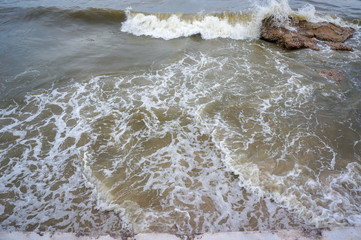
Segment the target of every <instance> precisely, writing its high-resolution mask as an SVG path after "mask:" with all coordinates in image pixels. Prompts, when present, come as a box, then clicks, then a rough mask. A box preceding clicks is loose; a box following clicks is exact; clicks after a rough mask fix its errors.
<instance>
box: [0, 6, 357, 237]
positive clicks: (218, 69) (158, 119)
mask: <svg viewBox="0 0 361 240" xmlns="http://www.w3.org/2000/svg"><path fill="white" fill-rule="evenodd" d="M271 3H273V4H274V8H269V7H265V8H264V9H263V10H262V7H260V9H261V10H259V11H258V12H257V13H258V14H259V19H261V18H262V17H264V16H265V14H269V13H270V12H271V11H270V10H269V9H272V11H274V12H277V11H279V12H280V13H282V14H283V15H285V16H286V15H287V16H288V15H289V14H291V15H292V14H293V13H294V12H290V11H292V10H291V9H289V7H288V5H287V4H286V3H287V2H286V1H281V2H276V1H272V2H271ZM268 6H269V5H268ZM308 8H309V9H312V7H310V6H308ZM277 9H278V10H277ZM284 13H286V14H284ZM306 13H307V14H310V15H308V16H306V18H308V19H311V18H312V16H314V13H312V11H310V10H307V11H306V10H305V9H302V11H301V10H299V11H298V13H297V14H298V16H301V15H302V14H303V15H307V14H306ZM282 14H281V15H282ZM227 16H230V15H229V13H225V14H223V15H222V14H220V15H200V16H195V15H191V16H184V15H183V16H181V15H174V14H168V15H164V14H163V15H162V14H160V15H149V14H148V15H147V14H143V13H133V12H128V20H127V21H126V22H125V23H124V24H123V26H122V28H128V30H129V29H130V30H129V31H130V32H131V31H133V30H134V29H136V31H138V32H137V33H136V34H137V35H150V36H158V37H161V38H165V39H171V38H174V37H180V36H188V35H192V34H198V33H200V34H202V36H203V37H204V38H215V37H222V36H227V37H229V38H236V39H239V38H240V39H242V38H252V37H254V35H253V34H255V32H254V30H255V29H257V28H252V29H253V30H252V29H251V30H250V29H249V28H248V29H247V28H243V26H245V25H242V24H246V25H247V24H249V23H250V22H252V21H253V20H254V19H255V18H254V16H253V15H247V14H246V15H244V14H234V15H233V16H235V17H234V18H233V19H231V18H228V17H227ZM208 17H209V18H208ZM189 18H191V20H189ZM206 18H207V19H206ZM134 19H138V20H134ZM205 19H206V20H205ZM240 19H242V20H240ZM252 19H253V20H252ZM257 19H258V17H257ZM133 20H134V21H133ZM162 21H164V22H162ZM257 21H258V20H257ZM257 21H255V22H253V23H256V25H257V24H259V22H257ZM154 23H155V25H154ZM208 23H212V24H213V23H214V24H215V25H217V27H218V25H219V24H220V25H224V26H225V28H224V29H225V30H227V29H228V30H229V31H228V30H227V31H228V33H225V32H217V31H218V30H217V31H213V32H212V29H213V30H214V29H217V27H210V25H209V26H208V25H207V24H208ZM253 23H252V24H253ZM133 24H135V25H136V27H134V25H133ZM237 24H238V26H237ZM159 25H161V26H163V30H164V31H163V33H165V35H164V36H163V35H161V33H160V32H157V31H159V29H157V28H158V27H159ZM226 25H227V26H226ZM177 26H183V27H181V28H179V29H178V28H177ZM195 26H196V27H195ZM234 27H240V28H241V33H242V31H243V30H244V31H245V32H243V33H242V34H241V35H239V36H236V37H232V36H231V35H232V34H233V33H231V32H232V31H233V30H235V29H234ZM247 27H249V25H247ZM144 29H145V30H144ZM194 29H196V30H195V31H194ZM218 29H219V28H218ZM242 29H243V30H242ZM123 30H124V29H123ZM128 30H127V31H128ZM178 30H181V31H180V32H177V31H178ZM144 31H149V32H147V34H145V33H144ZM219 31H223V30H222V29H220V30H219ZM134 34H135V33H134ZM155 34H158V35H155ZM172 34H174V35H172ZM227 34H229V35H227ZM356 41H359V35H358V37H357V40H356ZM217 42H218V43H219V44H220V45H221V47H217V48H214V49H211V50H207V51H206V53H204V52H193V51H190V50H185V52H184V53H183V52H182V54H180V55H179V56H178V57H177V58H176V59H173V60H170V62H169V63H167V64H164V65H162V66H160V67H159V68H158V67H155V69H146V70H144V69H143V70H142V71H139V72H137V71H134V72H132V71H130V70H128V71H124V72H118V73H116V74H113V75H104V76H97V77H92V78H90V79H83V80H82V81H79V80H78V81H79V82H72V83H71V84H70V83H69V85H67V86H62V87H57V88H56V87H53V88H52V89H50V90H41V91H35V92H31V93H29V94H27V95H26V97H25V98H24V99H23V100H17V101H14V102H13V103H9V104H8V105H7V106H5V107H3V108H2V109H0V126H1V128H0V159H1V165H0V167H1V173H2V174H1V176H0V181H1V182H3V183H6V184H5V185H2V186H0V194H1V199H0V202H1V204H0V217H1V222H2V223H1V224H2V227H4V226H5V227H6V229H7V230H11V229H14V230H19V229H20V230H40V231H42V230H44V229H45V230H48V231H49V230H59V229H62V230H64V231H86V230H87V231H94V232H97V231H100V230H101V232H104V231H108V232H111V231H114V230H116V231H124V230H125V231H130V230H132V231H135V232H160V231H162V232H175V233H197V232H205V231H212V232H216V231H239V230H258V229H275V228H291V227H294V226H298V227H299V226H309V225H311V226H329V225H350V224H356V225H360V224H361V223H360V212H361V209H360V206H359V205H358V203H359V202H360V200H361V199H360V196H361V189H360V182H361V179H360V176H361V175H360V171H361V167H360V161H361V152H360V149H361V136H360V133H361V129H360V126H361V124H360V121H361V118H360V110H359V109H360V100H359V92H360V83H359V79H357V78H356V77H353V78H352V79H350V81H348V82H346V83H341V84H335V83H334V82H332V81H330V80H324V79H322V78H321V77H320V76H317V75H316V74H315V72H314V69H311V68H309V67H308V65H307V63H305V62H306V61H307V62H311V61H316V60H318V59H317V56H322V59H327V62H329V64H330V65H331V66H333V65H334V62H332V61H333V58H328V56H329V51H328V49H326V48H325V49H321V51H319V52H318V53H317V54H318V55H315V54H313V53H312V52H310V51H303V52H302V53H297V54H298V55H292V54H293V53H289V52H286V53H285V52H283V51H282V50H279V49H278V48H276V49H277V50H275V49H273V48H272V47H270V45H268V43H264V42H258V41H250V42H246V41H217ZM334 54H335V55H334V56H333V57H334V58H336V57H337V62H338V63H342V64H344V65H343V67H344V69H345V71H351V70H349V69H350V68H348V66H349V65H352V64H353V62H355V61H357V60H358V59H359V57H360V52H359V50H357V49H356V51H355V52H353V53H350V54H349V55H345V54H340V53H334ZM297 57H299V59H297ZM305 59H307V60H305ZM315 59H316V60H315ZM323 64H325V65H326V61H325V62H323ZM300 72H301V73H302V74H301V73H300ZM346 74H347V73H346ZM350 75H351V74H350ZM352 76H358V75H357V73H353V74H352ZM17 77H18V78H19V77H21V75H19V76H17ZM84 229H85V230H84ZM89 229H91V230H89Z"/></svg>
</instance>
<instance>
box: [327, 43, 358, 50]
mask: <svg viewBox="0 0 361 240" xmlns="http://www.w3.org/2000/svg"><path fill="white" fill-rule="evenodd" d="M325 44H327V45H328V46H330V47H331V49H332V50H341V51H353V48H352V47H351V46H350V45H347V44H345V43H340V42H328V41H326V42H325Z"/></svg>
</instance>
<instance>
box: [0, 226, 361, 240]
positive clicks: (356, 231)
mask: <svg viewBox="0 0 361 240" xmlns="http://www.w3.org/2000/svg"><path fill="white" fill-rule="evenodd" d="M48 239H52V240H95V239H97V240H114V239H117V240H118V239H119V240H151V239H156V240H201V239H202V240H222V239H224V240H243V239H244V240H246V239H247V240H266V239H267V240H296V239H297V240H303V239H315V240H342V239H352V240H361V227H350V228H331V229H329V228H322V229H293V230H278V231H260V232H222V233H204V234H199V235H173V234H168V233H140V234H137V235H135V236H122V235H100V236H94V235H79V234H75V233H60V232H57V233H40V232H39V233H36V232H0V240H48Z"/></svg>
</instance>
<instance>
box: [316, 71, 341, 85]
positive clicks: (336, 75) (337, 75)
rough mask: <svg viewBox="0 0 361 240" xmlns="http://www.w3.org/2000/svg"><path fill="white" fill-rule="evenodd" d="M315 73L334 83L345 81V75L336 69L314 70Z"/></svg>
mask: <svg viewBox="0 0 361 240" xmlns="http://www.w3.org/2000/svg"><path fill="white" fill-rule="evenodd" d="M316 72H317V73H318V74H320V75H321V76H323V77H325V78H328V79H332V80H334V81H336V82H341V81H342V80H344V79H345V74H344V73H343V72H342V71H340V70H337V69H329V70H327V69H316Z"/></svg>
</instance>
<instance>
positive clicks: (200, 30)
mask: <svg viewBox="0 0 361 240" xmlns="http://www.w3.org/2000/svg"><path fill="white" fill-rule="evenodd" d="M252 10H254V12H237V13H232V12H224V13H222V14H203V13H199V14H194V15H191V14H170V13H164V14H146V13H140V12H132V11H130V10H128V11H127V12H126V15H127V20H126V21H125V22H123V24H122V27H121V31H123V32H127V33H131V34H134V35H136V36H142V35H145V36H151V37H154V38H163V39H166V40H169V39H174V38H180V37H189V36H192V35H196V34H200V35H201V36H202V38H204V39H214V38H231V39H238V40H239V39H255V38H258V37H259V34H260V27H261V22H262V20H263V19H264V18H266V17H268V16H270V15H274V16H275V17H276V18H277V19H279V20H280V22H287V21H288V20H289V18H288V17H289V16H294V17H296V18H300V19H307V20H309V21H320V20H326V18H325V17H320V16H317V15H316V11H315V8H314V7H313V6H312V5H306V6H304V7H303V8H301V9H299V10H298V11H294V10H292V9H291V8H290V6H289V4H288V1H287V0H281V1H276V0H271V1H267V3H265V4H263V5H257V6H255V7H254V8H253V9H252ZM328 20H333V21H334V19H328Z"/></svg>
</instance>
